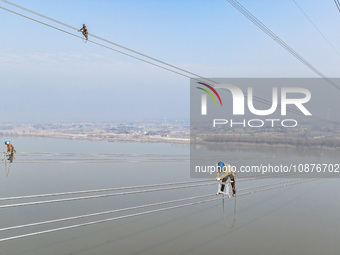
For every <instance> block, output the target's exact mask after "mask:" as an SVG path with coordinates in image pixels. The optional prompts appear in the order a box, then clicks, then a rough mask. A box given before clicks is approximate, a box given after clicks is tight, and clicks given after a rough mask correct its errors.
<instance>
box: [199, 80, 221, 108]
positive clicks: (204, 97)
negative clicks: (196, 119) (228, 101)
mask: <svg viewBox="0 0 340 255" xmlns="http://www.w3.org/2000/svg"><path fill="white" fill-rule="evenodd" d="M197 83H199V84H201V85H203V86H206V87H207V88H209V89H210V90H211V91H212V92H214V93H215V95H216V96H217V98H218V100H219V101H220V104H221V106H222V100H221V97H220V95H219V94H218V93H217V91H216V90H215V89H214V88H213V87H212V86H210V85H208V84H206V83H203V82H197ZM196 88H198V89H200V90H203V91H204V92H206V93H207V94H208V95H209V96H210V97H211V98H212V99H213V101H214V103H215V105H217V103H216V100H215V98H214V96H213V95H212V94H211V93H210V92H209V91H208V90H206V89H203V88H201V87H196ZM201 114H202V115H207V95H206V94H202V97H201Z"/></svg>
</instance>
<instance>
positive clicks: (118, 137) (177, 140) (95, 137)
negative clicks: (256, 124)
mask: <svg viewBox="0 0 340 255" xmlns="http://www.w3.org/2000/svg"><path fill="white" fill-rule="evenodd" d="M0 135H1V136H2V137H6V136H10V137H38V138H53V139H68V140H86V141H108V142H134V143H169V144H187V145H190V144H197V145H207V146H209V145H215V146H218V145H228V146H240V147H258V146H262V147H266V148H273V147H276V148H313V149H328V150H338V149H340V146H324V145H316V144H314V145H313V144H303V145H301V144H298V145H294V144H291V143H285V142H284V141H280V142H278V143H266V142H265V141H258V140H257V141H254V140H251V139H249V141H245V140H243V141H220V142H218V141H215V142H213V141H204V140H200V141H197V142H195V143H193V142H190V138H186V137H169V136H159V135H148V136H142V135H130V134H112V133H111V134H108V133H100V134H75V133H74V134H72V133H64V132H50V131H49V132H23V131H14V130H11V131H9V130H1V131H0Z"/></svg>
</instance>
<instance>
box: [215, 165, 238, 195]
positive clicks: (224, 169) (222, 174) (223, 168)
mask: <svg viewBox="0 0 340 255" xmlns="http://www.w3.org/2000/svg"><path fill="white" fill-rule="evenodd" d="M235 175H236V171H235V169H234V168H233V167H232V166H231V165H229V164H224V163H223V162H218V163H217V178H216V180H217V181H220V180H222V184H220V190H219V191H218V193H217V194H216V195H218V194H220V193H223V192H224V188H225V183H226V182H227V181H228V178H230V181H231V186H232V188H233V196H234V197H235V196H236V183H235Z"/></svg>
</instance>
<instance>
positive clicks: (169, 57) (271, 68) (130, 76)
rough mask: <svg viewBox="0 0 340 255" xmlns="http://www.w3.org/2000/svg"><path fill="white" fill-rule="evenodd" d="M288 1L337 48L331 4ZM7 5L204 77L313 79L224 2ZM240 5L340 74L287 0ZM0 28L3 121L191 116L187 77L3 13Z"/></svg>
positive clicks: (66, 0) (339, 40)
mask: <svg viewBox="0 0 340 255" xmlns="http://www.w3.org/2000/svg"><path fill="white" fill-rule="evenodd" d="M296 1H297V2H298V3H299V4H300V6H301V7H302V8H303V9H304V11H305V12H306V13H307V14H308V15H309V17H310V18H311V19H312V20H313V22H314V23H315V24H316V25H317V26H318V27H319V29H320V30H321V31H322V32H323V34H324V35H325V36H326V37H327V39H328V40H329V41H330V42H331V43H332V44H333V45H334V46H335V48H336V49H337V50H338V51H339V52H340V33H339V25H340V13H339V11H338V10H337V8H336V6H335V3H334V1H333V0H313V1H311V0H296ZM13 2H15V3H17V4H19V5H22V6H24V7H27V8H29V9H32V10H35V11H37V12H40V13H42V14H44V15H47V16H49V17H52V18H55V19H58V20H60V21H63V22H65V23H67V24H69V25H72V26H75V27H79V28H80V27H81V26H82V24H83V23H86V25H87V27H88V29H89V32H90V33H93V34H95V35H98V36H101V37H104V38H106V39H108V40H111V41H113V42H116V43H119V44H121V45H124V46H126V47H129V48H132V49H134V50H137V51H140V52H143V53H145V54H148V55H150V56H152V57H155V58H158V59H161V60H163V61H166V62H168V63H171V64H173V65H176V66H179V67H182V68H184V69H186V70H189V71H192V72H194V73H197V74H199V75H201V76H204V77H221V78H224V77H317V76H316V75H315V74H314V73H313V72H311V71H310V70H309V69H308V68H306V67H305V66H304V65H302V64H301V63H300V62H299V61H297V60H296V59H295V58H294V57H292V56H291V55H290V54H289V53H287V51H285V50H284V49H283V48H281V47H280V46H279V45H277V43H275V41H274V40H272V39H270V38H269V37H268V36H267V35H265V34H264V33H263V32H262V31H261V30H260V29H258V28H257V27H256V26H255V25H254V24H252V23H251V22H250V21H249V20H247V19H246V18H245V17H244V16H243V15H241V14H240V13H239V12H238V11H237V10H236V9H235V8H234V7H232V6H231V5H230V4H229V3H228V1H226V0H213V1H208V0H204V1H203V0H162V1H161V0H157V1H156V0H144V1H140V0H134V1H132V0H119V1H118V0H116V1H114V0H110V1H109V0H106V1H104V0H97V1H89V0H82V1H80V0H49V1H43V0H25V1H24V0H20V1H19V0H13ZM239 2H240V3H241V4H243V5H244V6H245V7H246V8H247V9H248V10H249V11H251V12H252V13H253V14H254V15H255V16H256V17H257V18H258V19H260V20H261V21H262V22H263V23H264V24H265V25H267V26H268V27H269V28H270V29H271V30H273V31H274V32H275V33H276V34H277V35H279V36H280V38H281V39H283V40H284V41H285V42H286V43H288V44H289V45H290V46H291V47H292V48H294V49H295V50H296V51H297V52H299V53H300V54H301V55H302V56H303V57H304V58H306V59H307V60H308V61H309V62H311V63H312V64H313V65H314V66H316V67H317V68H318V69H319V70H320V71H322V72H323V73H324V74H325V75H327V76H329V77H339V70H340V55H339V53H336V52H335V51H334V50H333V49H332V48H331V47H330V46H329V45H328V44H327V42H326V41H325V40H324V39H323V38H322V36H321V35H320V34H319V33H318V31H317V30H316V29H315V28H314V27H313V25H312V24H311V23H310V22H309V21H308V20H307V19H306V17H305V16H303V14H302V13H301V11H300V10H299V9H298V8H297V6H296V5H295V4H294V2H293V0H281V1H279V0H274V1H273V0H271V1H270V0H257V1H250V0H240V1H239ZM0 6H3V7H6V8H9V9H12V10H15V11H18V12H20V13H23V14H27V15H28V16H30V17H34V18H37V19H39V20H42V21H46V20H43V19H42V18H39V17H36V16H34V15H33V14H29V13H26V12H24V11H21V10H19V9H17V8H15V7H12V6H10V5H8V4H6V3H4V2H2V1H0ZM48 23H50V24H52V25H55V24H53V23H51V22H48ZM56 26H58V27H60V28H63V27H62V26H60V25H56ZM0 29H1V39H0V88H1V101H0V114H1V116H2V121H1V122H59V121H66V122H80V121H108V122H110V121H115V120H146V119H164V118H166V119H189V102H190V97H189V85H190V80H189V79H188V78H185V77H181V76H179V75H176V74H173V73H170V72H168V71H165V70H162V69H159V68H157V67H154V66H151V65H148V64H145V63H142V62H139V61H138V60H135V59H131V58H129V57H127V56H123V55H121V54H119V53H115V52H113V51H109V50H107V49H104V48H102V47H98V46H96V45H93V44H91V43H87V44H85V43H83V42H82V40H80V39H77V38H75V37H72V36H69V35H67V34H65V33H62V32H60V31H56V30H54V29H51V28H48V27H46V26H43V25H41V24H38V23H36V22H33V21H30V20H27V19H24V18H22V17H19V16H16V15H14V14H11V13H8V12H6V11H4V10H1V9H0ZM63 29H64V28H63ZM67 30H68V31H70V32H73V31H72V30H69V29H67ZM325 89H327V90H329V93H339V91H336V90H334V89H333V88H332V87H331V86H328V87H325ZM339 95H340V93H339Z"/></svg>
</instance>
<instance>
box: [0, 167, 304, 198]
mask: <svg viewBox="0 0 340 255" xmlns="http://www.w3.org/2000/svg"><path fill="white" fill-rule="evenodd" d="M299 174H301V173H296V174H287V173H282V174H275V176H274V177H275V178H277V177H281V176H286V177H288V176H295V175H299ZM267 178H273V176H270V175H268V176H261V177H256V176H249V177H246V179H241V180H238V182H246V181H251V180H261V179H267ZM202 182H203V183H205V182H208V183H210V182H213V183H216V180H215V179H208V180H199V181H186V182H171V183H159V184H148V185H140V186H127V187H114V188H105V189H92V190H80V191H68V192H56V193H47V194H36V195H25V196H16V197H2V198H0V201H9V200H18V199H31V198H43V197H53V196H69V195H79V194H86V193H98V192H106V191H114V190H132V189H140V188H153V187H163V186H173V185H182V184H194V183H202ZM213 183H212V184H213ZM209 185H210V184H209ZM190 187H196V186H195V185H192V186H190ZM153 191H158V190H153ZM160 191H162V189H161V190H160Z"/></svg>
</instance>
